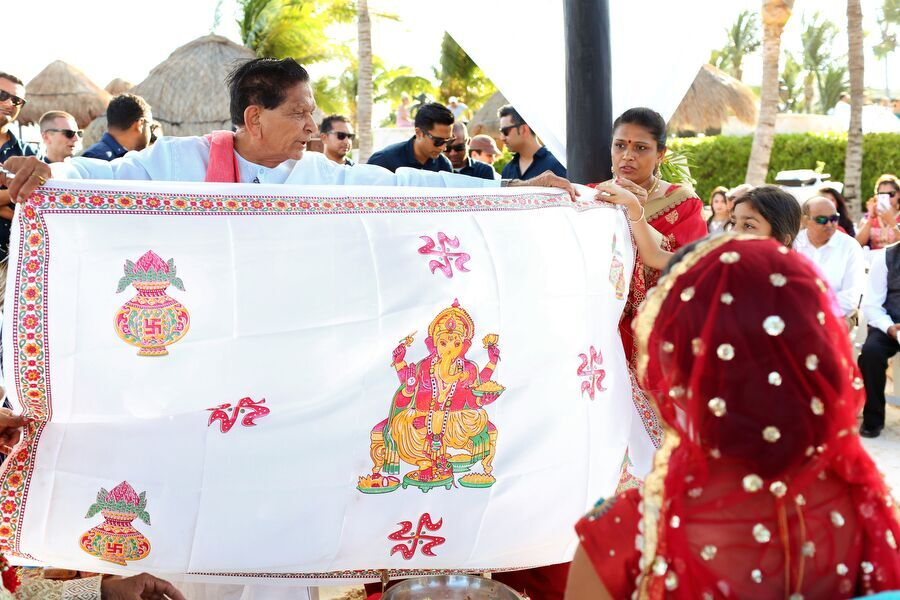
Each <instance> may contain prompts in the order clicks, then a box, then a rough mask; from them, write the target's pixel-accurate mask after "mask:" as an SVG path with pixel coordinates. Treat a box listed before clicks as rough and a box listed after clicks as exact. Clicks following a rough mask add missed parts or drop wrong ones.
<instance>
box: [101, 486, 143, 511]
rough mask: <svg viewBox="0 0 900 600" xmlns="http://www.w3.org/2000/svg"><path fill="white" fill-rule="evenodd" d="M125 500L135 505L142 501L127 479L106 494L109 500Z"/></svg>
mask: <svg viewBox="0 0 900 600" xmlns="http://www.w3.org/2000/svg"><path fill="white" fill-rule="evenodd" d="M123 500H124V501H125V502H127V503H128V504H132V505H134V506H137V505H138V504H140V503H141V499H140V498H139V497H138V495H137V494H136V493H135V491H134V488H133V487H131V486H130V485H128V482H127V481H123V482H122V483H120V484H119V485H117V486H116V487H114V488H113V489H112V490H111V491H110V492H109V493H108V494H107V495H106V501H107V502H122V501H123Z"/></svg>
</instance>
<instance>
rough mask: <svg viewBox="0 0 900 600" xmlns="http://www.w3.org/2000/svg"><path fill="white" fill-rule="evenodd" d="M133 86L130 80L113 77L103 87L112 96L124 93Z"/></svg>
mask: <svg viewBox="0 0 900 600" xmlns="http://www.w3.org/2000/svg"><path fill="white" fill-rule="evenodd" d="M133 87H134V84H133V83H131V82H130V81H126V80H124V79H122V78H121V77H116V78H115V79H113V80H112V81H110V82H109V83H107V84H106V88H104V89H105V90H106V91H107V92H109V93H110V94H112V95H113V96H118V95H119V94H124V93H125V92H127V91H128V90H130V89H131V88H133Z"/></svg>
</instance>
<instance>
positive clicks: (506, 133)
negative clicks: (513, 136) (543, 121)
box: [500, 123, 524, 137]
mask: <svg viewBox="0 0 900 600" xmlns="http://www.w3.org/2000/svg"><path fill="white" fill-rule="evenodd" d="M522 125H524V123H519V124H518V125H507V126H506V127H501V128H500V133H501V134H502V135H503V137H508V136H509V132H510V131H512V130H513V129H518V128H519V127H521V126H522Z"/></svg>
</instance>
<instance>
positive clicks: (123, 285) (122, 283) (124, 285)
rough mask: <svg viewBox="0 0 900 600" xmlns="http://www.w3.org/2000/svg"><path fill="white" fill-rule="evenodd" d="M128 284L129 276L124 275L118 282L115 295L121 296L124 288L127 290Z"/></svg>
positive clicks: (129, 282) (129, 281)
mask: <svg viewBox="0 0 900 600" xmlns="http://www.w3.org/2000/svg"><path fill="white" fill-rule="evenodd" d="M130 284H131V276H130V275H126V276H125V277H123V278H122V279H120V280H119V287H117V288H116V293H117V294H121V293H122V292H124V291H125V288H127V287H128V286H129V285H130Z"/></svg>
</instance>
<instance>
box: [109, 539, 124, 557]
mask: <svg viewBox="0 0 900 600" xmlns="http://www.w3.org/2000/svg"><path fill="white" fill-rule="evenodd" d="M124 551H125V546H123V545H122V544H120V543H119V542H115V543H110V542H106V553H107V554H112V555H113V556H115V555H117V554H122V553H123V552H124Z"/></svg>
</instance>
